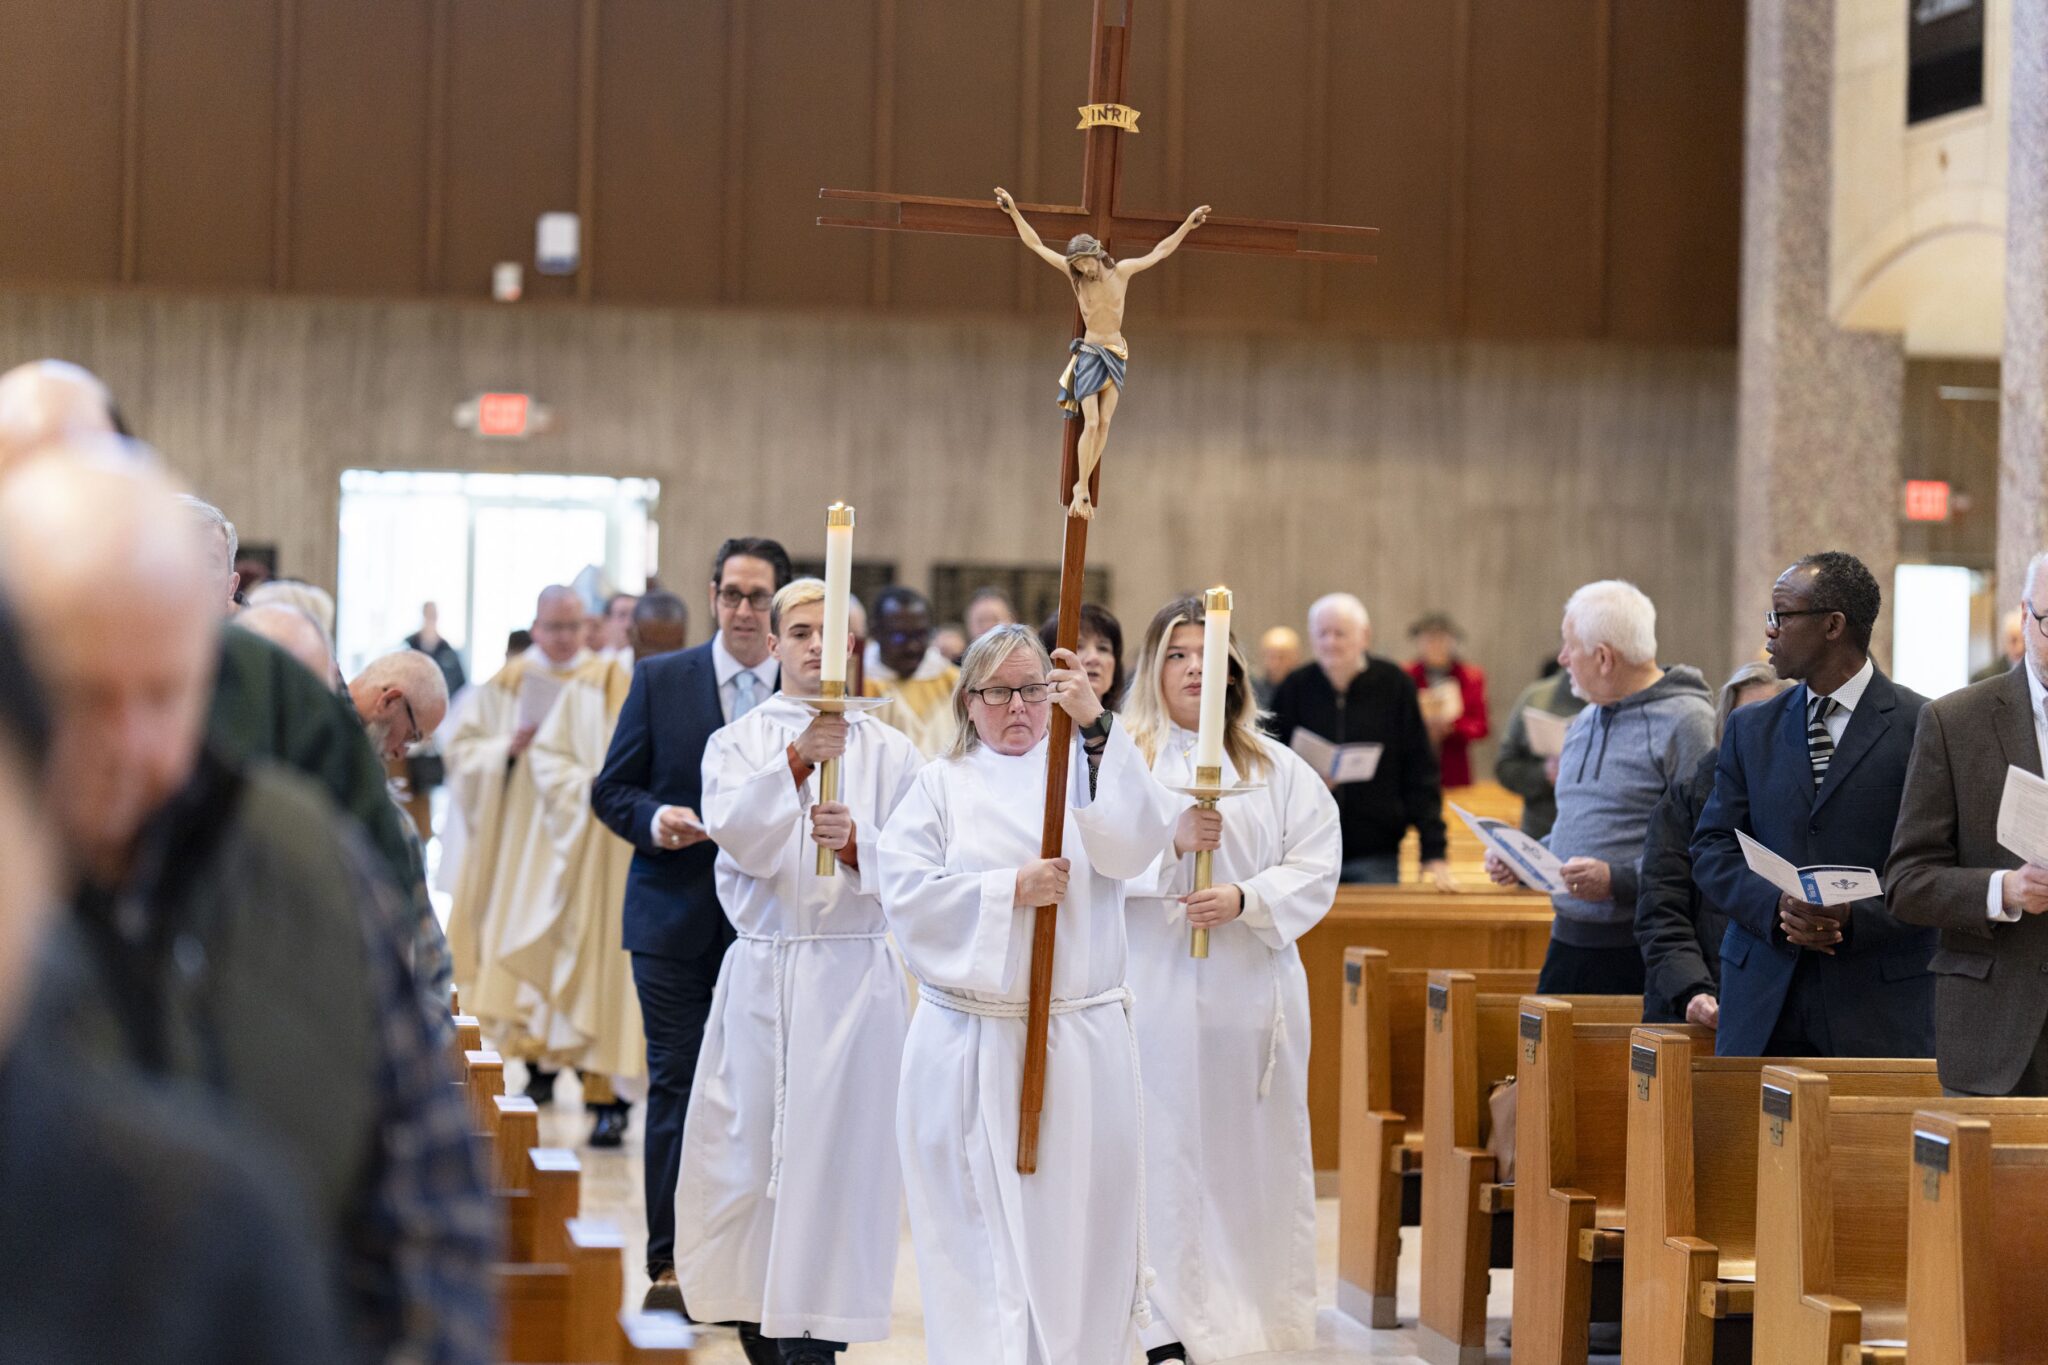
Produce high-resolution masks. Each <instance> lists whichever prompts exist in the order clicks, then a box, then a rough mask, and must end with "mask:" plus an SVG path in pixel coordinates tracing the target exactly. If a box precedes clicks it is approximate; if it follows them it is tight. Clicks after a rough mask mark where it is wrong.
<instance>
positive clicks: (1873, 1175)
mask: <svg viewBox="0 0 2048 1365" xmlns="http://www.w3.org/2000/svg"><path fill="white" fill-rule="evenodd" d="M1833 1089H1834V1087H1833V1085H1832V1082H1831V1080H1830V1078H1829V1077H1828V1076H1826V1075H1824V1074H1822V1073H1820V1072H1817V1071H1811V1070H1807V1069H1805V1068H1802V1067H1794V1066H1773V1067H1767V1068H1765V1070H1764V1073H1763V1099H1762V1104H1761V1112H1760V1113H1759V1116H1758V1123H1759V1124H1760V1125H1761V1127H1760V1132H1759V1136H1758V1139H1757V1201H1756V1202H1757V1215H1756V1216H1757V1229H1756V1365H1795V1363H1798V1365H1806V1363H1810V1365H1866V1363H1872V1365H1874V1363H1875V1362H1889V1361H1897V1360H1898V1359H1900V1358H1901V1353H1902V1350H1903V1348H1901V1347H1898V1346H1897V1345H1895V1343H1898V1342H1901V1341H1907V1340H1910V1339H1911V1338H1912V1337H1913V1336H1914V1335H1916V1333H1915V1332H1913V1331H1912V1330H1911V1327H1910V1320H1909V1319H1908V1317H1907V1303H1906V1299H1907V1262H1906V1257H1907V1244H1906V1239H1905V1238H1904V1237H1902V1236H1901V1235H1900V1230H1901V1229H1902V1228H1904V1227H1905V1226H1906V1224H1907V1222H1908V1221H1909V1217H1910V1210H1911V1198H1912V1174H1913V1146H1914V1144H1913V1130H1914V1127H1915V1118H1914V1115H1915V1112H1916V1110H1919V1109H1924V1108H1926V1107H1927V1106H1928V1105H1929V1104H1932V1103H1934V1102H1935V1101H1934V1100H1933V1099H1932V1098H1909V1097H1903V1096H1857V1095H1841V1094H1835V1093H1832V1092H1833ZM1929 1093H1930V1096H1931V1095H1938V1094H1939V1093H1940V1090H1939V1087H1938V1086H1931V1087H1930V1088H1929ZM1939 1103H1940V1105H1941V1108H1942V1109H1943V1110H1944V1111H1945V1112H1947V1113H1948V1114H1950V1115H1952V1116H1956V1117H1966V1118H1971V1119H1979V1120H1983V1121H1985V1122H1987V1123H1989V1124H1990V1131H1991V1135H1992V1139H1993V1140H1994V1141H1996V1142H2015V1143H2042V1142H2048V1100H2041V1099H1981V1098H1976V1097H1960V1098H1948V1099H1943V1100H1941V1101H1940V1102H1939ZM1956 1359H1958V1360H1960V1359H1962V1357H1960V1356H1958V1357H1956ZM1970 1359H1977V1357H1974V1356H1973V1357H1970Z"/></svg>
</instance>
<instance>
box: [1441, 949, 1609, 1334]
mask: <svg viewBox="0 0 2048 1365" xmlns="http://www.w3.org/2000/svg"><path fill="white" fill-rule="evenodd" d="M1428 990H1429V995H1428V1001H1427V1008H1426V1014H1427V1023H1426V1025H1425V1032H1424V1035H1423V1118H1422V1127H1423V1152H1422V1311H1421V1317H1420V1327H1421V1332H1420V1338H1421V1347H1422V1353H1423V1355H1424V1356H1425V1357H1427V1358H1429V1359H1431V1360H1435V1361H1440V1362H1448V1363H1449V1365H1481V1362H1483V1361H1484V1360H1485V1358H1486V1297H1487V1287H1488V1284H1489V1281H1490V1280H1491V1272H1492V1271H1493V1270H1494V1269H1497V1268H1505V1267H1506V1266H1507V1265H1508V1264H1509V1263H1510V1262H1511V1248H1512V1240H1511V1238H1509V1237H1508V1236H1506V1235H1505V1234H1507V1233H1509V1232H1510V1231H1511V1229H1510V1228H1509V1227H1508V1226H1507V1225H1506V1224H1504V1223H1502V1222H1501V1220H1502V1219H1503V1218H1507V1217H1511V1216H1512V1214H1513V1210H1514V1207H1515V1203H1516V1194H1517V1190H1516V1189H1515V1187H1514V1186H1513V1185H1506V1184H1502V1183H1500V1181H1499V1179H1498V1176H1497V1173H1496V1169H1495V1159H1494V1156H1493V1153H1492V1152H1491V1151H1489V1150H1488V1146H1487V1136H1488V1131H1489V1129H1490V1128H1491V1126H1492V1123H1491V1115H1490V1113H1489V1110H1488V1095H1489V1092H1490V1091H1491V1089H1492V1087H1493V1085H1494V1084H1495V1083H1496V1082H1498V1081H1502V1080H1505V1079H1507V1078H1509V1077H1510V1076H1512V1075H1514V1073H1515V1068H1516V1065H1517V1062H1518V1060H1519V1057H1520V1054H1521V1047H1520V1042H1521V1035H1520V1020H1521V1015H1522V1001H1523V999H1524V998H1525V997H1524V994H1523V993H1522V992H1514V993H1504V994H1489V993H1485V992H1482V991H1481V990H1480V989H1479V981H1478V978H1477V976H1476V975H1475V974H1474V973H1472V972H1466V971H1446V970H1438V971H1433V972H1431V973H1430V975H1429V988H1428ZM1561 1003H1563V1004H1564V1005H1565V1006H1566V1007H1567V1008H1568V1009H1569V1010H1570V1011H1571V1013H1572V1014H1573V1015H1574V1016H1577V1017H1581V1018H1584V1019H1587V1020H1596V1019H1597V1020H1603V1021H1606V1022H1610V1023H1616V1024H1622V1025H1626V1026H1629V1027H1633V1026H1634V1025H1635V1024H1637V1023H1638V1022H1640V1021H1641V1019H1642V1017H1643V1000H1642V997H1641V996H1639V995H1636V996H1630V995H1620V996H1612V995H1610V996H1578V997H1565V998H1563V999H1562V1001H1561ZM1518 1089H1519V1088H1518ZM1517 1132H1518V1134H1519V1125H1518V1128H1517ZM1517 1174H1518V1175H1519V1172H1518V1173H1517Z"/></svg>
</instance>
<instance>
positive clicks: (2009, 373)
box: [1998, 4, 2048, 615]
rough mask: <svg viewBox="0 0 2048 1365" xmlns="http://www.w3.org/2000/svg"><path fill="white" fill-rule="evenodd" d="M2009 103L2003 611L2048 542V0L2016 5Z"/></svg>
mask: <svg viewBox="0 0 2048 1365" xmlns="http://www.w3.org/2000/svg"><path fill="white" fill-rule="evenodd" d="M2010 103H2011V107H2012V114H2011V120H2010V123H2009V124H2008V127H2007V134H2006V140H2007V143H2008V147H2009V151H2008V153H2007V161H2006V165H2007V167H2008V173H2007V175H2006V199H2005V352H2004V355H2003V357H2002V358H2001V360H2000V367H1999V387H2000V389H2001V391H2002V392H2001V396H2000V398H1999V405H1998V610H1999V614H2000V615H2003V614H2004V613H2005V611H2006V610H2007V609H2008V608H2010V607H2011V606H2012V605H2013V604H2014V603H2016V602H2018V601H2019V597H2020V593H2021V592H2022V591H2023V587H2022V584H2021V581H2020V580H2021V578H2022V576H2023V575H2024V573H2025V571H2026V567H2027V560H2028V559H2029V558H2030V557H2031V556H2033V555H2034V554H2035V553H2036V552H2037V551H2040V550H2044V549H2048V5H2040V4H2017V5H2014V6H2013V7H2012V98H2011V101H2010ZM2042 609H2043V610H2044V611H2048V603H2043V604H2042Z"/></svg>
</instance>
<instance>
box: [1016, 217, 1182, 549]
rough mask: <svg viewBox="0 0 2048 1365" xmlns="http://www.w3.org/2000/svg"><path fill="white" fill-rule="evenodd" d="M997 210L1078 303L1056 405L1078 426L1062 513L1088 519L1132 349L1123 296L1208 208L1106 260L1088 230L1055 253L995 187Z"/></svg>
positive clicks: (1107, 254) (1090, 516) (1093, 508)
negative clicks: (1139, 247) (1076, 329)
mask: <svg viewBox="0 0 2048 1365" xmlns="http://www.w3.org/2000/svg"><path fill="white" fill-rule="evenodd" d="M996 207H998V208H1000V209H1001V210H1002V211H1003V212H1004V213H1007V214H1009V215H1010V221H1011V222H1013V223H1015V224H1016V225H1017V235H1018V236H1019V237H1021V238H1023V239H1024V245H1025V246H1028V247H1030V248H1031V249H1032V250H1033V251H1035V252H1037V253H1038V255H1039V256H1040V257H1042V258H1043V259H1044V260H1045V262H1046V263H1047V264H1048V265H1051V266H1052V267H1053V268H1054V269H1056V270H1058V271H1059V272H1060V273H1061V274H1062V275H1064V276H1066V278H1067V283H1068V284H1070V285H1072V286H1073V290H1074V299H1075V301H1076V302H1077V303H1079V304H1080V306H1081V321H1082V323H1083V324H1084V325H1085V327H1086V329H1087V330H1086V332H1085V334H1084V335H1082V336H1080V337H1078V338H1076V339H1075V341H1074V343H1073V344H1072V345H1071V346H1069V347H1068V348H1067V349H1068V352H1069V354H1070V356H1071V359H1069V360H1068V361H1067V368H1066V372H1065V373H1064V374H1062V375H1061V376H1060V396H1059V404H1060V406H1061V407H1062V408H1064V409H1066V413H1067V416H1068V417H1069V418H1070V419H1072V418H1077V417H1078V418H1079V419H1080V420H1081V423H1082V426H1081V441H1080V467H1081V476H1080V479H1079V480H1078V481H1077V482H1076V483H1075V484H1074V491H1073V494H1072V498H1071V501H1069V503H1068V504H1067V515H1068V516H1071V517H1080V518H1081V519H1082V520H1084V521H1085V520H1088V519H1090V518H1092V517H1094V515H1095V504H1094V503H1093V502H1092V501H1091V500H1090V499H1089V497H1088V480H1089V478H1090V477H1091V476H1092V475H1093V474H1094V473H1095V466H1096V465H1097V464H1098V463H1099V462H1100V461H1101V459H1102V449H1103V447H1104V446H1105V445H1107V444H1108V443H1109V422H1110V418H1112V417H1113V416H1115V414H1116V403H1117V397H1118V395H1119V394H1121V393H1122V392H1123V387H1124V367H1125V365H1126V364H1127V363H1128V362H1129V360H1130V358H1131V352H1130V347H1129V345H1128V344H1127V343H1126V342H1125V341H1124V331H1123V328H1124V293H1125V291H1126V290H1127V289H1128V288H1129V287H1130V282H1131V276H1133V275H1135V274H1137V273H1138V272H1139V271H1141V270H1150V269H1151V268H1152V267H1153V266H1155V265H1158V264H1159V263H1160V262H1161V261H1163V260H1165V259H1166V258H1167V257H1168V256H1171V255H1172V254H1173V253H1174V250H1175V249H1176V248H1177V247H1179V246H1180V244H1181V242H1182V240H1183V239H1184V238H1186V236H1187V235H1188V234H1189V233H1190V232H1193V231H1194V230H1195V229H1196V228H1198V227H1200V226H1201V225H1202V224H1203V223H1205V222H1207V221H1208V218H1209V206H1208V205H1207V204H1204V205H1202V206H1201V207H1200V208H1198V209H1196V210H1195V211H1194V212H1193V213H1190V214H1189V215H1188V216H1187V221H1186V222H1184V223H1182V224H1181V225H1180V226H1179V227H1177V228H1175V229H1174V230H1173V231H1172V233H1170V234H1169V235H1168V236H1167V237H1166V239H1165V240H1164V241H1162V242H1160V243H1159V245H1158V246H1155V247H1153V248H1152V250H1151V251H1150V252H1148V253H1146V254H1145V255H1143V256H1140V257H1138V258H1136V259H1135V260H1129V261H1117V260H1112V259H1110V255H1109V252H1107V251H1105V250H1104V249H1103V246H1102V243H1100V242H1098V241H1096V240H1095V239H1094V238H1093V237H1090V236H1089V235H1088V234H1087V233H1085V232H1084V233H1082V234H1081V235H1080V236H1078V237H1075V238H1074V239H1073V240H1072V241H1070V242H1068V243H1067V250H1066V254H1065V255H1061V254H1060V253H1059V252H1057V251H1054V250H1053V249H1052V248H1051V247H1049V246H1047V245H1046V244H1045V243H1044V242H1042V241H1040V240H1039V237H1038V234H1037V233H1036V232H1034V231H1033V230H1032V227H1031V224H1029V223H1027V222H1025V221H1024V215H1023V214H1021V213H1019V212H1018V211H1017V201H1016V200H1015V199H1012V198H1011V197H1010V192H1009V191H1008V190H1006V189H1003V188H1001V187H1000V186H998V187H997V189H996Z"/></svg>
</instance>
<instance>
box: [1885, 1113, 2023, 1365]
mask: <svg viewBox="0 0 2048 1365" xmlns="http://www.w3.org/2000/svg"><path fill="white" fill-rule="evenodd" d="M1940 1103H1941V1104H1942V1105H1944V1106H1945V1105H1948V1104H1950V1103H1951V1101H1949V1100H1943V1101H1941V1102H1940ZM2006 1126H2008V1125H2005V1124H2002V1123H2001V1122H2000V1121H1999V1120H1997V1119H1987V1118H1985V1117H1984V1116H1982V1115H1963V1114H1957V1113H1955V1112H1953V1111H1951V1110H1946V1109H1936V1108H1931V1107H1930V1108H1929V1109H1926V1110H1923V1111H1921V1112H1920V1113H1918V1114H1916V1115H1915V1116H1914V1119H1913V1138H1912V1141H1913V1148H1912V1161H1913V1169H1912V1175H1911V1178H1910V1179H1909V1181H1908V1184H1907V1196H1906V1197H1907V1208H1908V1214H1907V1231H1906V1260H1907V1266H1908V1270H1907V1283H1906V1316H1907V1320H1908V1322H1909V1323H1910V1324H1911V1328H1910V1331H1909V1333H1908V1336H1907V1338H1906V1365H1949V1363H1950V1362H1957V1361H1960V1362H1965V1365H2039V1362H2042V1361H2048V1331H2043V1329H2042V1316H2043V1306H2044V1305H2048V1144H2044V1143H2042V1142H2040V1141H2039V1140H2033V1141H2027V1142H2023V1143H2004V1142H1994V1140H1993V1139H1994V1137H1995V1136H1996V1134H1997V1130H1998V1129H1999V1128H2001V1127H2006Z"/></svg>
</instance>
